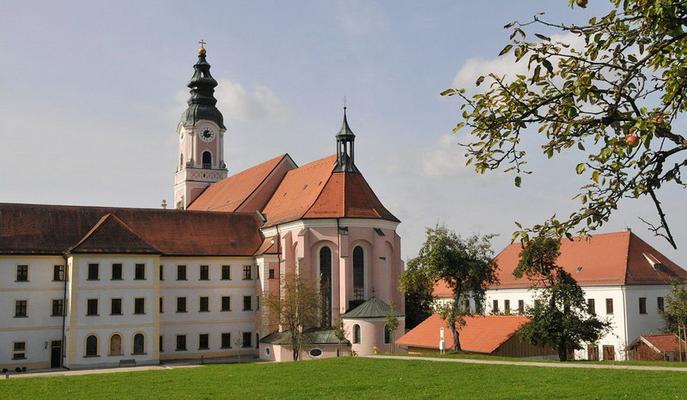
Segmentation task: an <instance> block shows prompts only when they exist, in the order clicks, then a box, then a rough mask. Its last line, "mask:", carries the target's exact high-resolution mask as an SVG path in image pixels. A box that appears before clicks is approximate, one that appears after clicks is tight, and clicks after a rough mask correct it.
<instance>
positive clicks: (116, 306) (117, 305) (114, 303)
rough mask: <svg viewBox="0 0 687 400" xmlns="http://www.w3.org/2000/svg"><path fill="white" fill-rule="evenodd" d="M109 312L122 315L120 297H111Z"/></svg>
mask: <svg viewBox="0 0 687 400" xmlns="http://www.w3.org/2000/svg"><path fill="white" fill-rule="evenodd" d="M110 314H112V315H122V299H112V300H111V301H110Z"/></svg>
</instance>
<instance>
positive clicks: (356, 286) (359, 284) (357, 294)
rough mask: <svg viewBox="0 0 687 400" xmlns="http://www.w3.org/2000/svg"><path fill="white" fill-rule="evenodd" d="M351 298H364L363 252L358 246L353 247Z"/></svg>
mask: <svg viewBox="0 0 687 400" xmlns="http://www.w3.org/2000/svg"><path fill="white" fill-rule="evenodd" d="M353 299H354V300H364V299H365V253H364V251H363V248H362V247H360V246H355V248H354V249H353Z"/></svg>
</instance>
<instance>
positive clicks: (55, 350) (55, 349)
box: [50, 340, 62, 368]
mask: <svg viewBox="0 0 687 400" xmlns="http://www.w3.org/2000/svg"><path fill="white" fill-rule="evenodd" d="M61 358H62V341H61V340H53V341H52V346H51V347H50V368H60V367H61V366H62V365H61V362H60V361H62V360H61Z"/></svg>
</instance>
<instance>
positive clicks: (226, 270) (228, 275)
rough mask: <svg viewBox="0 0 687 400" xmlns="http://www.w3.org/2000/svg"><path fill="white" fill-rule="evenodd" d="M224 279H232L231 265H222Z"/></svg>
mask: <svg viewBox="0 0 687 400" xmlns="http://www.w3.org/2000/svg"><path fill="white" fill-rule="evenodd" d="M222 280H223V281H230V280H231V265H222Z"/></svg>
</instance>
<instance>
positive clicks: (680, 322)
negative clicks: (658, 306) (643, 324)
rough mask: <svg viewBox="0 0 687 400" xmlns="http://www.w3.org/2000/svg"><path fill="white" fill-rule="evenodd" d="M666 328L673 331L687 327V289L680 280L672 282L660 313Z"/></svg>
mask: <svg viewBox="0 0 687 400" xmlns="http://www.w3.org/2000/svg"><path fill="white" fill-rule="evenodd" d="M661 316H662V317H663V320H664V321H665V322H666V330H667V331H669V332H673V333H680V332H685V329H686V328H687V289H686V288H685V286H683V285H682V284H680V282H673V284H672V288H671V290H670V293H669V294H668V296H666V301H665V310H664V311H663V312H662V313H661Z"/></svg>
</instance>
